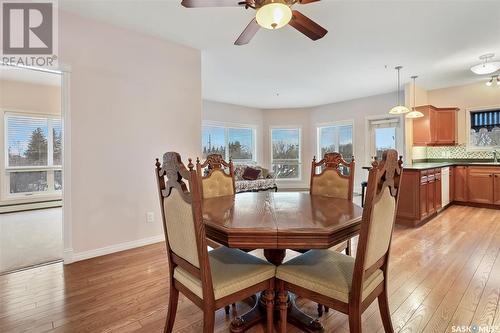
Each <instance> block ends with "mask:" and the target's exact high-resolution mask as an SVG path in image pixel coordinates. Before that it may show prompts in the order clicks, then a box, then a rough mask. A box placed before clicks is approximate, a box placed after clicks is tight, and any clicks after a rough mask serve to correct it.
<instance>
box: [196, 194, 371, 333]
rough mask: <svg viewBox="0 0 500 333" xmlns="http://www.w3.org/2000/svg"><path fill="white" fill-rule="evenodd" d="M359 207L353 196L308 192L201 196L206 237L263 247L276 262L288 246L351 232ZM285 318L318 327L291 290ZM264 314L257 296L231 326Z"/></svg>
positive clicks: (338, 239)
mask: <svg viewBox="0 0 500 333" xmlns="http://www.w3.org/2000/svg"><path fill="white" fill-rule="evenodd" d="M362 212H363V211H362V208H361V207H359V206H358V205H356V204H354V203H353V202H352V201H349V200H346V199H336V198H328V197H322V196H315V195H310V194H309V193H307V192H250V193H240V194H237V195H234V196H224V197H218V198H210V199H204V200H203V221H204V224H205V230H206V235H207V237H208V238H210V239H212V240H214V241H216V242H218V243H220V244H223V245H225V246H227V247H231V248H239V249H244V250H252V249H263V250H264V256H265V258H266V259H267V260H268V261H269V262H270V263H272V264H274V265H276V266H278V265H280V264H281V263H282V262H283V259H284V258H285V254H286V250H287V249H291V250H298V251H305V250H309V249H328V248H330V247H332V246H335V245H337V244H339V243H342V242H343V241H345V240H347V239H349V238H351V237H353V236H356V235H357V234H358V233H359V229H360V224H361V216H362ZM287 318H288V321H289V322H290V323H291V324H293V325H295V326H297V327H299V328H300V329H302V330H304V331H307V332H314V331H318V330H321V329H322V328H323V327H322V325H321V323H320V322H319V321H318V320H315V319H314V318H312V317H310V316H308V315H306V314H305V313H303V312H302V311H300V309H298V308H297V307H296V305H295V296H294V295H292V294H290V295H289V314H288V317H287ZM264 319H265V311H262V309H261V307H260V306H259V301H257V302H255V305H254V306H253V308H252V309H251V310H250V311H249V312H248V313H246V314H244V315H242V316H239V317H238V318H236V319H234V320H233V321H232V322H231V332H233V333H236V332H244V331H245V330H247V329H248V328H250V327H251V326H253V325H255V324H256V323H258V322H260V321H262V320H264Z"/></svg>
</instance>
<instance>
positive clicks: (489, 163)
mask: <svg viewBox="0 0 500 333" xmlns="http://www.w3.org/2000/svg"><path fill="white" fill-rule="evenodd" d="M457 165H465V166H468V165H471V166H492V167H500V163H494V162H493V161H484V160H479V161H472V160H468V161H464V160H456V161H443V162H423V163H413V164H411V165H403V168H404V169H407V170H426V169H434V168H443V167H447V166H457Z"/></svg>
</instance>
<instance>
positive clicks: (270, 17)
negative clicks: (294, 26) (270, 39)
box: [255, 0, 292, 30]
mask: <svg viewBox="0 0 500 333" xmlns="http://www.w3.org/2000/svg"><path fill="white" fill-rule="evenodd" d="M255 19H256V20H257V23H258V24H259V25H260V26H261V27H263V28H265V29H270V30H275V29H279V28H282V27H284V26H285V25H287V24H288V22H290V20H291V19H292V10H291V9H290V7H289V6H288V5H287V4H285V3H284V1H279V0H272V1H268V2H267V4H265V5H264V6H262V7H260V8H259V9H258V10H257V14H256V15H255Z"/></svg>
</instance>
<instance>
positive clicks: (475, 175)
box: [467, 167, 494, 204]
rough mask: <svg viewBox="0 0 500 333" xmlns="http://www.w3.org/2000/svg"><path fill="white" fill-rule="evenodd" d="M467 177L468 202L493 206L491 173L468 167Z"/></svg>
mask: <svg viewBox="0 0 500 333" xmlns="http://www.w3.org/2000/svg"><path fill="white" fill-rule="evenodd" d="M468 171H469V172H468V175H467V183H468V185H469V186H467V189H468V193H467V198H468V200H467V201H468V202H473V203H483V204H493V174H494V173H493V171H492V170H489V169H485V168H476V167H469V170H468Z"/></svg>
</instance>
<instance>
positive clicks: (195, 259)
mask: <svg viewBox="0 0 500 333" xmlns="http://www.w3.org/2000/svg"><path fill="white" fill-rule="evenodd" d="M155 166H156V170H155V174H156V178H157V183H158V192H159V197H160V207H161V212H162V220H163V231H164V233H165V242H166V247H167V254H168V258H169V260H168V263H169V272H170V278H171V279H172V276H173V274H174V269H175V268H176V267H180V268H182V269H183V270H185V271H186V272H188V273H189V274H191V275H193V276H194V277H196V278H198V279H199V280H200V281H201V284H202V290H203V297H204V299H205V300H210V299H214V293H213V285H212V277H211V271H210V264H209V259H208V252H207V242H206V238H205V226H204V224H203V215H202V203H201V193H200V184H199V183H198V181H199V178H198V175H197V172H196V171H195V170H194V165H193V163H192V161H191V159H189V164H188V168H189V170H188V169H187V168H186V166H185V165H184V163H182V160H181V156H180V155H179V154H178V153H176V152H168V153H165V154H164V155H163V164H160V162H159V161H158V159H156V164H155ZM186 182H187V183H188V186H189V187H188V186H187V185H186Z"/></svg>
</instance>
